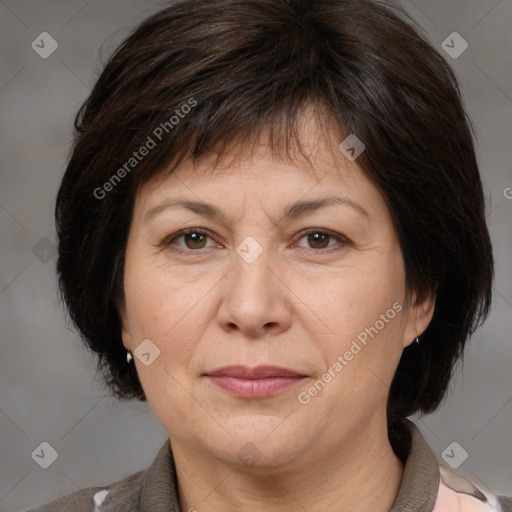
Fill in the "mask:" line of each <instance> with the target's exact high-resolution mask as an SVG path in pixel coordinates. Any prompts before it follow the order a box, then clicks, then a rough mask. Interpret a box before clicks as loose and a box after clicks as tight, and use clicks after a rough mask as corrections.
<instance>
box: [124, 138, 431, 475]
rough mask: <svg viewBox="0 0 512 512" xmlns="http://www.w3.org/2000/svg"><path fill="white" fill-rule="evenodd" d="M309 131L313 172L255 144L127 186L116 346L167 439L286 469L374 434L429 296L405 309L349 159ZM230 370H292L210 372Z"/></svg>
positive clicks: (394, 260) (398, 280)
mask: <svg viewBox="0 0 512 512" xmlns="http://www.w3.org/2000/svg"><path fill="white" fill-rule="evenodd" d="M305 137H306V143H307V146H306V147H307V148H309V150H310V158H311V161H312V163H313V167H314V172H313V171H312V169H311V168H310V167H308V166H307V164H306V163H305V162H304V160H301V159H299V158H297V160H296V161H295V162H294V163H287V162H285V161H281V160H277V159H273V158H272V157H271V156H270V153H269V152H268V150H267V149H266V148H265V146H262V145H260V146H256V148H255V149H254V151H252V152H250V153H247V154H245V155H244V157H243V158H241V159H238V160H233V159H232V158H229V157H227V158H225V159H223V160H221V162H220V163H219V164H218V165H217V166H216V167H215V169H214V170H213V172H211V171H212V162H213V160H208V159H205V160H204V161H202V162H200V163H199V164H197V165H196V167H194V166H193V165H192V164H191V163H190V162H185V163H183V164H182V165H181V166H179V167H178V169H177V170H176V171H175V172H174V173H173V174H172V175H167V176H162V175H160V176H159V177H155V178H153V179H152V180H151V181H149V182H148V183H146V184H145V185H144V186H143V187H142V188H141V189H140V191H139V193H138V195H137V197H136V202H135V207H134V212H133V218H132V224H131V228H130V233H129V237H128V242H127V251H126V260H125V273H124V291H125V298H126V301H125V305H124V307H123V310H122V320H123V343H124V345H125V347H126V348H127V349H130V350H131V351H135V357H134V362H135V364H136V365H137V371H138V375H139V377H140V381H141V383H142V386H143V388H144V391H145V393H146V396H147V399H148V401H149V403H150V405H151V408H152V409H153V411H154V413H155V414H156V416H157V417H158V418H159V420H160V421H161V422H162V423H163V425H164V426H165V427H166V429H167V431H168V433H169V436H170V439H171V444H172V445H173V446H174V445H175V444H176V445H180V446H189V447H192V449H194V450H200V451H202V452H203V453H208V454H210V455H211V456H213V457H214V458H216V459H218V460H222V461H225V462H227V463H231V464H245V465H248V461H250V460H252V461H253V462H254V461H256V460H257V459H258V458H260V457H261V458H260V460H259V461H257V464H258V466H264V467H269V466H274V467H277V466H281V467H286V465H287V464H288V463H290V464H292V462H295V463H296V462H297V461H300V460H301V457H304V458H305V459H304V460H306V458H307V460H311V457H312V456H313V454H314V456H318V457H324V458H325V457H326V456H329V455H331V454H332V453H333V448H334V447H335V446H336V445H338V446H343V445H346V444H347V442H349V441H350V440H355V439H356V438H357V436H358V435H360V434H361V433H364V432H366V434H367V433H368V432H370V431H371V429H372V428H373V429H380V430H382V429H384V431H383V432H384V433H385V421H386V400H387V396H388V390H389V385H390V383H391V380H392V377H393V374H394V372H395V369H396V367H397V365H398V361H399V359H400V355H401V352H402V350H403V348H404V346H406V345H408V344H410V343H411V342H412V341H413V340H414V337H415V335H414V329H415V328H416V329H417V330H418V333H419V334H421V333H422V332H423V330H424V329H425V328H426V326H427V325H428V322H429V320H430V316H431V313H432V305H433V304H432V301H426V300H424V301H423V302H420V301H419V299H417V298H416V296H415V295H414V294H412V295H411V297H410V299H411V302H410V305H408V306H406V303H405V301H406V288H405V270H404V263H403V259H402V254H401V250H400V246H399V242H398V239H397V235H396V232H395V229H394V227H393V223H392V220H391V217H390V214H389V211H388V209H387V207H386V204H385V202H384V200H383V198H382V196H381V195H380V193H379V192H378V190H377V189H376V187H375V186H374V185H373V184H372V183H371V182H370V181H369V179H368V178H367V177H366V175H365V174H364V173H363V172H362V171H361V169H360V168H359V167H358V165H357V161H354V162H350V161H348V160H346V159H345V158H344V157H343V155H342V154H341V153H339V154H336V152H337V150H336V149H335V150H334V151H333V150H331V149H329V147H328V145H327V143H326V141H325V140H323V139H321V138H315V137H314V136H313V135H312V130H310V132H309V135H308V134H306V136H305ZM332 142H333V144H334V148H336V145H337V142H336V141H335V140H333V141H332ZM233 366H237V367H239V366H240V367H244V368H243V369H242V370H244V369H245V371H249V370H251V369H254V368H257V367H262V366H275V367H280V368H281V369H287V370H289V372H291V373H290V374H288V375H285V373H286V372H284V371H281V370H276V371H275V372H274V373H272V372H271V371H265V369H263V370H261V369H260V370H261V372H260V373H258V372H257V371H256V373H255V374H253V375H252V376H251V375H249V374H237V373H236V369H235V370H233V369H231V370H232V371H231V372H230V371H229V369H228V370H225V371H222V370H221V371H219V372H217V373H216V372H215V371H216V370H218V369H222V368H225V367H233ZM267 370H268V369H267ZM241 376H242V377H243V376H245V378H239V377H241ZM248 443H251V444H248ZM249 464H250V463H249Z"/></svg>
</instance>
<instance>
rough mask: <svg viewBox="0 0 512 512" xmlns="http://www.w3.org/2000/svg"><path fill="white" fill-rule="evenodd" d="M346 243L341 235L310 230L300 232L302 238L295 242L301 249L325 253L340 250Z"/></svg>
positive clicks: (321, 230)
mask: <svg viewBox="0 0 512 512" xmlns="http://www.w3.org/2000/svg"><path fill="white" fill-rule="evenodd" d="M348 243H349V242H348V240H347V239H346V238H345V237H344V236H343V235H340V234H338V233H333V232H330V231H325V230H323V229H315V228H311V229H309V230H307V231H303V232H302V236H301V237H300V238H299V240H298V241H297V246H298V247H300V248H301V249H311V250H313V251H322V252H327V251H332V250H336V249H340V250H341V249H343V248H344V247H345V246H346V245H347V244H348ZM324 249H325V250H324Z"/></svg>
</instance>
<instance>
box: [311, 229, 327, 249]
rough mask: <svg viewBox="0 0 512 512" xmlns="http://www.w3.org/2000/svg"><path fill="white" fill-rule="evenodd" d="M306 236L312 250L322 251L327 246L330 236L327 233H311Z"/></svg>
mask: <svg viewBox="0 0 512 512" xmlns="http://www.w3.org/2000/svg"><path fill="white" fill-rule="evenodd" d="M307 236H308V242H309V245H310V247H311V248H312V249H324V248H325V247H328V246H329V238H330V235H328V234H327V233H321V232H316V233H311V234H309V235H307Z"/></svg>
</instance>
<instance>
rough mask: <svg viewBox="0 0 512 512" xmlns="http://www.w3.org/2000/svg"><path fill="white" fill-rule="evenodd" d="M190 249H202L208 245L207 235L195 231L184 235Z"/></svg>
mask: <svg viewBox="0 0 512 512" xmlns="http://www.w3.org/2000/svg"><path fill="white" fill-rule="evenodd" d="M182 236H183V239H184V241H185V245H186V246H187V248H188V249H202V248H203V247H204V246H205V245H206V240H207V239H208V237H207V235H205V234H204V233H199V232H197V231H193V232H192V233H187V234H186V235H182Z"/></svg>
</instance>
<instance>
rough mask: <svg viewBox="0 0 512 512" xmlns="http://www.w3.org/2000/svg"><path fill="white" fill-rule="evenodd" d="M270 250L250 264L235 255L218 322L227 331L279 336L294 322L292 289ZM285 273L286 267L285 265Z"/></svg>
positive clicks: (256, 336) (223, 291)
mask: <svg viewBox="0 0 512 512" xmlns="http://www.w3.org/2000/svg"><path fill="white" fill-rule="evenodd" d="M274 259H275V258H272V257H269V256H268V254H267V251H263V253H262V254H261V255H260V256H259V257H258V258H257V259H256V260H255V261H253V262H251V263H248V262H247V261H245V260H244V259H243V258H241V257H239V256H238V255H235V261H234V263H233V267H232V268H231V271H230V272H228V273H227V275H226V278H225V280H224V288H223V290H222V302H221V304H220V306H219V310H218V321H219V325H220V326H221V328H222V329H223V330H224V331H226V332H240V333H243V334H244V335H246V336H248V337H251V338H259V337H262V336H266V335H267V336H268V335H269V334H272V335H277V334H280V333H282V332H284V331H286V330H287V329H289V327H290V325H291V318H292V313H291V302H290V300H289V297H290V293H291V291H290V290H289V288H288V287H287V286H286V284H285V282H283V281H284V279H282V277H281V276H280V275H279V274H280V271H279V267H280V265H279V264H278V262H275V261H273V260H274ZM281 274H282V267H281Z"/></svg>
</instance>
